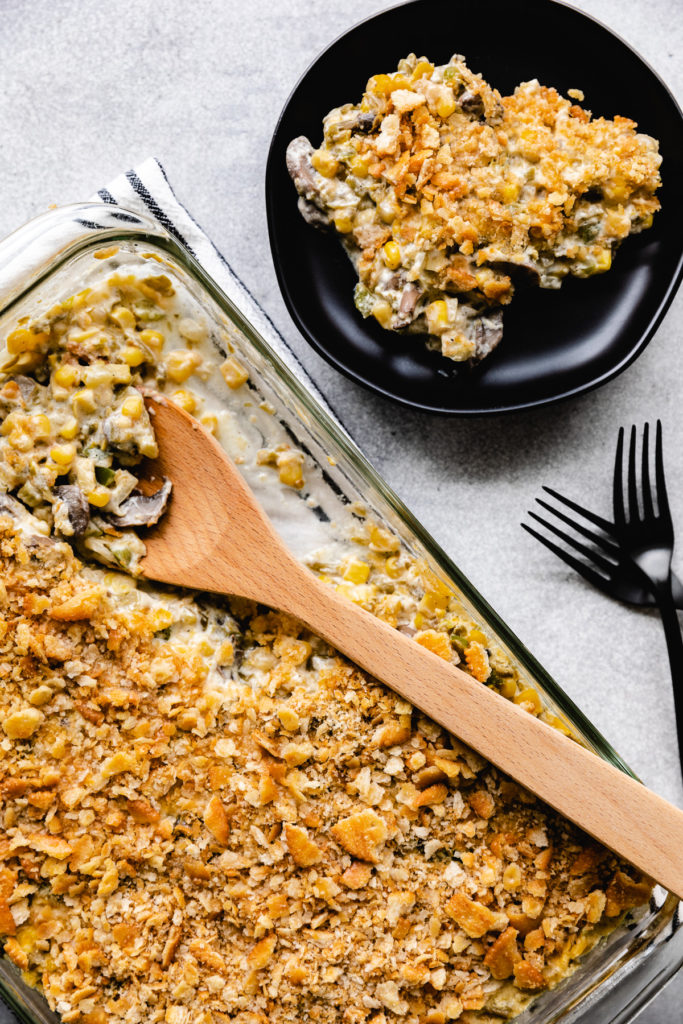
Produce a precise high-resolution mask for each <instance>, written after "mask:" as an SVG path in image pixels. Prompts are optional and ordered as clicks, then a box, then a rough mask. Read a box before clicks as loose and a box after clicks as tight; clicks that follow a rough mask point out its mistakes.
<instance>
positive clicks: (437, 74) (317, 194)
mask: <svg viewBox="0 0 683 1024" xmlns="http://www.w3.org/2000/svg"><path fill="white" fill-rule="evenodd" d="M570 96H571V97H572V98H571V99H565V98H564V97H562V96H561V95H560V94H559V93H558V92H557V91H556V90H555V89H552V88H547V87H545V86H542V85H540V84H539V82H538V81H536V80H533V81H530V82H524V83H522V84H521V85H519V86H518V87H517V88H516V89H515V91H514V93H513V94H512V95H511V96H505V97H501V95H500V93H499V92H498V91H497V90H496V89H494V88H492V87H491V86H490V85H488V84H487V83H486V82H485V81H484V79H483V78H482V77H481V75H476V74H473V73H472V72H471V71H470V70H469V68H468V67H467V65H466V64H465V61H464V58H463V57H460V56H455V57H453V58H452V59H451V60H450V62H449V63H448V64H446V65H443V66H440V67H435V65H434V64H433V63H431V62H430V61H428V60H427V59H426V58H424V57H421V58H417V57H416V56H415V55H414V54H410V56H408V57H407V58H406V59H405V60H402V61H400V62H399V65H398V70H397V71H396V72H394V73H392V74H378V75H374V76H373V77H372V78H371V79H370V80H369V82H368V84H367V87H366V91H365V93H364V94H363V97H362V99H361V100H360V102H359V103H345V104H343V105H342V106H340V107H338V108H336V109H334V110H331V111H330V112H329V113H328V114H327V116H326V117H325V118H324V121H323V127H324V138H323V142H322V144H321V145H320V146H319V147H318V148H317V149H315V148H314V147H313V145H312V144H311V142H309V140H308V139H307V138H306V137H305V136H300V137H299V138H296V139H294V140H292V142H291V143H290V145H289V147H288V150H287V166H288V169H289V173H290V175H291V177H292V179H293V181H294V184H295V186H296V189H297V191H298V193H299V196H300V198H299V209H300V211H301V213H302V214H303V216H304V217H305V219H306V220H307V221H309V222H310V223H311V224H314V225H316V226H318V227H326V228H332V229H334V230H335V231H336V232H337V233H338V234H339V237H340V240H341V242H342V244H343V246H344V248H345V250H346V252H347V254H348V256H349V257H350V259H351V261H352V263H353V265H354V267H355V269H356V272H357V274H358V284H357V285H356V289H355V293H354V294H355V304H356V307H357V309H358V310H359V312H360V313H361V314H362V316H363V317H369V316H374V317H375V318H376V320H377V321H378V322H379V323H380V324H381V325H382V327H384V328H386V329H387V330H391V331H403V330H405V331H408V332H418V333H421V334H428V336H429V339H428V344H429V345H430V347H433V348H436V349H438V350H439V351H440V352H441V353H442V354H443V355H444V356H446V357H448V358H449V359H453V360H455V361H457V362H462V361H465V360H469V361H479V360H481V359H483V358H484V357H485V356H487V355H488V354H489V353H490V352H491V351H492V350H493V349H494V348H495V347H496V345H497V344H498V343H499V341H500V340H501V337H502V334H503V309H504V307H505V306H506V305H507V304H508V303H509V302H510V301H511V299H512V297H513V294H514V289H515V282H520V281H522V280H525V281H527V282H531V283H535V284H537V285H540V286H541V287H542V288H559V287H560V285H561V283H562V281H563V279H564V278H565V277H566V276H567V275H568V274H572V275H574V276H576V277H589V276H591V275H593V274H599V273H603V272H604V271H607V270H609V268H610V266H611V263H612V258H613V255H614V253H615V251H616V249H617V247H618V246H619V244H620V243H621V242H622V240H623V239H624V238H626V237H627V236H628V235H629V234H632V233H636V232H640V231H642V230H644V229H645V228H648V227H650V226H651V224H652V219H653V215H654V213H655V212H656V211H657V210H658V209H659V201H658V200H657V199H656V198H655V192H656V190H657V188H658V186H659V184H660V177H659V166H660V163H661V157H660V155H659V152H658V143H657V141H656V140H655V139H653V138H651V137H650V136H648V135H644V134H639V133H637V131H636V128H637V125H636V123H635V122H634V121H632V120H629V119H628V118H626V117H619V116H617V117H615V118H614V119H613V120H608V119H606V118H603V117H599V118H592V116H591V114H590V112H589V111H587V110H585V109H584V108H583V107H582V106H580V105H579V103H578V102H575V101H576V100H583V94H582V93H581V92H580V91H579V90H577V89H572V90H570Z"/></svg>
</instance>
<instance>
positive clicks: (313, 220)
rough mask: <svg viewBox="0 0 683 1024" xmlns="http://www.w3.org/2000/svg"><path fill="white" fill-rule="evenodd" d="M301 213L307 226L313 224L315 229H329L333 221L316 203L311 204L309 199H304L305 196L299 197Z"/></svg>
mask: <svg viewBox="0 0 683 1024" xmlns="http://www.w3.org/2000/svg"><path fill="white" fill-rule="evenodd" d="M298 207H299V213H300V214H301V216H302V217H303V219H304V220H305V221H306V223H307V224H311V225H312V227H314V228H329V227H330V226H331V224H332V221H331V220H330V218H329V217H328V216H327V214H326V213H323V211H322V210H321V209H320V207H319V206H316V205H315V203H311V202H310V201H309V200H308V199H304V197H303V196H299V202H298Z"/></svg>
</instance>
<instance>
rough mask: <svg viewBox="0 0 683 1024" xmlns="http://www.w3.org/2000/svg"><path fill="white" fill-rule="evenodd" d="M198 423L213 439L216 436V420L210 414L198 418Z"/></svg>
mask: <svg viewBox="0 0 683 1024" xmlns="http://www.w3.org/2000/svg"><path fill="white" fill-rule="evenodd" d="M199 422H200V423H201V425H202V426H203V427H204V429H205V430H208V431H209V433H210V434H213V435H214V437H215V436H216V434H218V419H217V417H216V416H214V415H213V414H212V413H208V412H207V413H204V415H203V416H200V417H199Z"/></svg>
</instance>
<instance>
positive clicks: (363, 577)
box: [344, 558, 370, 583]
mask: <svg viewBox="0 0 683 1024" xmlns="http://www.w3.org/2000/svg"><path fill="white" fill-rule="evenodd" d="M369 575H370V566H369V565H368V563H367V562H360V561H357V560H356V559H355V558H354V559H352V560H351V561H350V562H349V563H348V564H347V566H346V568H345V570H344V579H345V580H348V581H349V583H367V582H368V576H369Z"/></svg>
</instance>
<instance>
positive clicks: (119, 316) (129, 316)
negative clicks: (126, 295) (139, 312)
mask: <svg viewBox="0 0 683 1024" xmlns="http://www.w3.org/2000/svg"><path fill="white" fill-rule="evenodd" d="M109 315H110V317H111V318H112V320H115V321H116V323H117V324H118V325H119V327H123V329H124V331H125V330H132V329H133V328H134V327H135V314H134V313H133V312H132V311H131V310H130V309H127V308H126V307H125V306H116V307H115V309H112V311H111V313H110V314H109Z"/></svg>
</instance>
